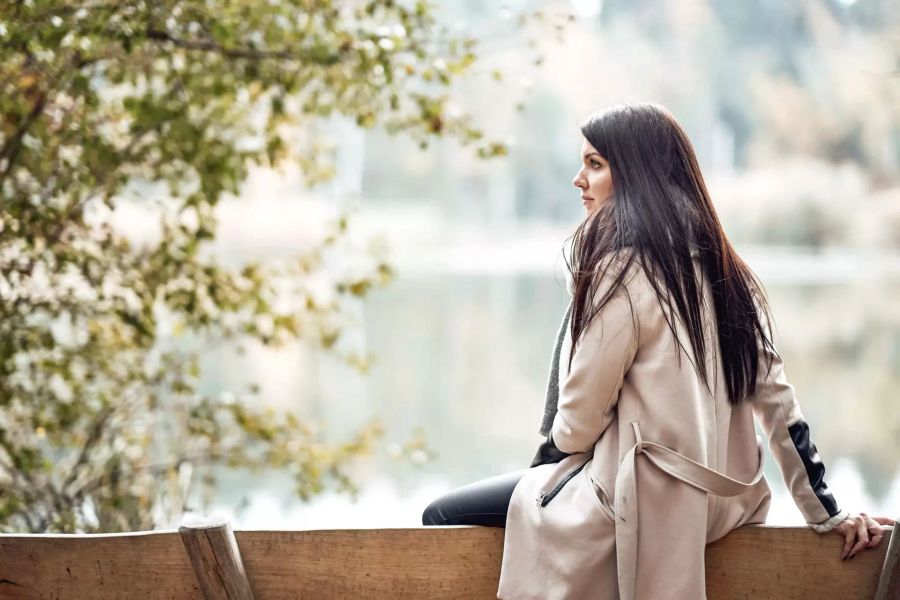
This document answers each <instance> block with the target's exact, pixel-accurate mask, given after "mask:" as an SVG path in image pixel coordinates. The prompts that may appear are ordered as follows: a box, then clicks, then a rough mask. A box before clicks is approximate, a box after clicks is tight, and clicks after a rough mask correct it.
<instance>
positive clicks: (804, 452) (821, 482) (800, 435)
mask: <svg viewBox="0 0 900 600" xmlns="http://www.w3.org/2000/svg"><path fill="white" fill-rule="evenodd" d="M788 432H789V433H790V434H791V440H793V442H794V447H795V448H796V449H797V453H798V454H799V455H800V459H801V460H802V461H803V466H804V467H806V475H807V477H809V484H810V485H811V486H812V489H813V491H814V492H815V494H816V498H818V499H819V502H821V503H822V506H823V507H824V508H825V510H826V511H828V515H829V516H832V517H833V516H834V515H836V514H837V513H838V512H840V511H839V510H838V505H837V502H835V500H834V496H832V495H831V491H829V489H828V485H827V484H826V483H825V465H824V464H822V460H821V459H820V458H819V452H818V450H816V445H815V444H813V443H812V440H810V437H809V425H808V424H807V423H806V421H804V420H803V419H801V420H799V421H797V422H796V423H794V424H793V425H790V426H789V427H788Z"/></svg>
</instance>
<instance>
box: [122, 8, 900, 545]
mask: <svg viewBox="0 0 900 600" xmlns="http://www.w3.org/2000/svg"><path fill="white" fill-rule="evenodd" d="M433 9H434V15H435V18H436V19H437V21H438V22H440V23H443V24H446V26H447V30H446V33H447V35H462V34H465V35H469V36H472V37H474V38H475V39H477V40H478V45H477V46H476V47H475V52H476V53H477V56H478V59H477V61H476V62H475V63H474V64H473V65H472V67H471V68H470V69H469V71H467V73H466V74H465V76H460V77H456V78H454V80H453V82H452V87H451V89H452V96H451V97H450V99H449V100H448V101H447V103H446V104H445V105H444V106H443V110H444V113H445V114H446V115H450V116H452V115H455V114H468V115H471V116H472V121H473V123H475V124H477V126H478V127H480V128H481V129H482V130H483V132H484V136H485V138H484V139H491V140H496V141H497V143H498V144H501V145H502V150H497V151H496V152H494V153H493V155H491V156H478V155H476V154H475V153H473V152H472V149H471V148H469V147H467V146H466V145H464V144H461V143H460V142H459V140H458V139H453V138H452V137H447V138H439V139H434V140H431V141H430V143H429V144H428V145H427V147H422V146H421V145H420V143H419V140H417V139H413V137H411V136H408V135H403V134H402V133H401V134H399V135H398V134H396V133H392V132H389V131H387V129H386V128H385V127H383V126H382V125H381V124H380V123H374V125H373V124H371V123H361V122H360V121H359V119H357V118H355V117H353V116H345V115H340V114H331V115H328V116H326V117H323V118H321V119H319V120H318V121H317V122H316V123H315V130H316V132H317V134H318V135H320V136H321V137H322V139H325V140H329V141H330V143H331V144H332V145H333V148H334V155H333V156H334V162H333V168H334V169H333V177H331V178H328V179H327V180H323V181H320V182H316V183H314V184H313V185H307V184H306V182H305V181H304V175H303V168H302V167H301V166H298V165H297V164H287V165H281V166H270V165H265V164H261V165H254V166H251V167H250V168H249V169H248V171H247V173H246V178H245V179H244V180H243V181H241V182H240V185H239V186H238V188H236V189H235V190H234V191H233V192H228V193H225V194H223V196H222V198H221V199H220V200H219V201H218V202H217V203H216V204H215V205H214V213H215V219H216V220H217V224H218V225H217V231H216V235H215V238H214V239H212V240H210V242H209V245H210V253H211V254H210V255H211V256H215V257H217V260H220V261H221V262H222V264H226V265H232V266H234V267H235V268H237V267H239V266H240V265H243V264H245V263H246V262H248V261H260V262H262V263H267V264H270V263H276V264H277V263H279V262H287V261H288V260H290V257H293V256H295V255H297V254H298V253H303V252H306V251H307V250H308V249H309V248H311V247H315V246H316V245H317V244H320V243H321V242H322V240H323V239H325V237H326V236H327V235H328V232H329V231H330V229H329V224H332V223H334V222H335V220H340V219H342V218H346V222H345V226H346V233H345V235H344V239H343V242H342V243H341V244H340V245H336V246H331V247H328V248H327V251H326V252H325V253H324V254H323V262H322V267H321V268H320V269H318V270H317V271H316V272H315V273H313V274H310V275H309V276H308V278H307V279H306V280H305V284H304V285H305V289H306V290H307V292H308V293H309V297H315V298H317V299H318V300H320V301H321V302H327V301H328V299H329V298H330V297H331V296H332V295H333V289H332V287H333V286H332V285H331V283H329V282H330V281H332V280H334V279H336V278H339V277H345V278H346V276H347V274H348V273H355V272H363V271H365V270H366V269H368V268H370V263H371V260H372V258H371V257H372V256H373V255H376V256H378V257H380V258H381V259H383V260H384V263H385V264H387V265H389V266H390V270H391V273H392V275H391V278H390V280H389V281H387V282H386V283H384V284H383V285H380V286H377V287H376V288H374V289H372V290H371V291H369V292H368V294H366V295H365V296H362V297H359V298H350V299H348V300H347V301H346V302H345V303H344V305H343V306H344V309H343V311H342V313H341V315H342V316H341V319H342V321H341V322H342V327H343V328H344V333H343V334H342V335H341V336H340V338H339V339H338V340H337V342H336V343H335V344H333V345H325V346H323V344H321V343H311V342H310V341H309V340H306V339H303V338H302V336H301V337H299V338H297V339H289V340H286V341H285V342H284V343H282V344H279V345H272V344H267V343H263V342H259V341H253V340H251V341H250V342H249V343H247V344H245V345H243V347H242V348H237V347H234V346H233V345H231V344H226V343H221V344H203V343H201V342H199V341H198V342H197V343H199V344H200V345H199V346H197V347H196V349H197V350H198V351H199V354H198V356H199V365H198V369H197V373H198V374H199V375H198V378H197V384H196V387H197V390H199V391H200V392H202V393H204V394H208V395H209V396H210V397H217V398H221V397H223V395H224V396H227V395H228V394H230V392H229V390H234V389H237V388H241V387H244V386H247V385H251V384H252V385H254V386H256V388H257V392H258V393H257V394H255V395H254V397H253V398H252V399H249V400H246V401H247V402H251V403H254V404H253V406H255V407H257V408H262V407H271V408H272V409H273V410H275V411H288V412H293V413H295V414H297V415H299V417H300V418H302V419H304V420H305V421H306V422H308V423H311V424H314V428H315V430H316V431H317V432H318V434H319V435H321V436H322V439H325V440H341V439H346V438H348V437H349V436H351V435H352V434H353V433H354V432H355V431H358V430H359V429H360V428H361V427H363V426H364V425H365V423H367V422H369V421H370V420H371V419H373V418H376V419H380V420H381V422H382V423H383V425H384V436H383V438H382V439H381V440H380V441H379V442H378V443H377V444H375V445H374V446H373V449H372V452H371V454H370V455H369V457H368V458H366V459H364V460H361V461H360V462H358V463H357V464H355V465H354V466H353V467H352V468H351V469H350V470H349V477H350V478H351V479H352V481H353V482H354V483H355V484H356V485H357V486H358V487H359V490H358V493H357V494H355V495H351V494H347V493H346V492H345V491H342V490H337V489H332V488H324V489H321V490H319V491H318V493H316V494H314V495H313V496H311V497H310V498H309V499H308V500H306V501H304V500H302V499H300V498H298V497H297V495H296V494H295V489H296V481H295V474H294V473H288V472H286V471H285V469H281V468H278V467H265V466H264V467H263V468H258V469H252V470H248V469H242V468H233V467H231V466H229V465H228V464H218V465H214V466H213V467H212V471H211V472H212V473H214V474H215V477H216V478H217V481H218V484H217V486H216V487H215V488H214V489H212V490H209V491H208V492H207V493H206V495H205V496H203V497H202V498H203V499H205V501H207V502H208V505H207V506H206V507H205V508H204V507H202V506H201V496H200V495H199V494H198V495H191V496H190V497H189V498H188V499H187V500H186V502H185V506H184V508H185V510H184V512H192V511H196V512H202V513H205V514H213V515H223V516H226V517H228V518H229V519H231V520H232V524H233V525H234V526H235V527H236V528H240V529H265V528H286V529H291V528H299V529H307V528H309V529H313V528H344V527H407V526H417V525H420V524H421V513H422V511H423V510H424V508H425V506H426V505H427V504H428V503H429V502H430V501H431V500H433V499H434V498H435V497H437V496H438V495H440V494H442V493H444V492H447V491H449V490H451V489H453V488H455V487H457V486H461V485H464V484H467V483H470V482H473V481H476V480H479V479H482V478H486V477H490V476H493V475H496V474H500V473H503V472H507V471H512V470H517V469H522V468H526V467H527V466H528V465H529V463H530V461H531V458H532V456H533V454H534V452H535V450H536V449H537V446H538V445H539V444H540V442H541V441H542V437H541V436H540V435H539V434H538V428H539V425H540V419H541V416H542V411H543V403H544V395H545V392H546V383H547V375H548V372H549V366H550V356H551V352H552V348H553V343H554V338H555V333H556V331H557V328H558V326H559V322H560V319H561V318H562V315H563V312H564V310H565V307H566V305H567V303H568V295H567V292H566V290H565V283H564V276H563V273H564V269H565V265H564V262H563V259H562V254H561V250H562V247H563V245H564V243H565V241H566V238H567V237H568V236H570V235H571V234H572V233H573V232H574V230H575V228H576V227H577V226H578V224H579V223H580V221H581V220H582V219H583V218H584V209H583V207H582V205H581V200H580V198H579V196H580V193H579V191H578V190H577V189H576V188H575V187H574V186H573V184H572V180H573V177H574V175H575V173H576V171H577V170H578V168H579V149H580V145H581V142H582V137H581V134H580V132H579V129H578V126H579V123H580V122H581V121H582V120H583V119H585V118H586V117H587V116H589V115H590V114H591V113H592V112H594V111H597V110H600V109H602V108H604V107H606V106H609V105H612V104H617V103H621V102H629V101H653V102H658V103H660V104H662V105H664V106H665V107H667V108H668V109H669V110H670V111H671V112H672V113H673V114H674V115H675V117H676V118H677V119H678V120H679V122H680V123H681V124H682V125H683V126H684V127H685V128H686V130H687V132H688V134H689V136H690V139H691V140H692V142H693V144H694V147H695V149H696V151H697V154H698V157H699V160H700V164H701V168H702V169H703V173H704V176H705V177H706V181H707V184H708V186H709V188H710V191H711V193H712V197H713V200H714V202H715V204H716V208H717V210H718V211H719V215H720V218H721V220H722V221H723V224H724V227H725V231H726V233H727V234H728V236H729V238H730V240H731V241H732V243H733V244H734V245H735V246H736V247H737V249H738V252H739V253H740V254H741V256H742V257H743V258H744V259H745V260H746V261H747V262H748V263H749V265H750V266H751V268H752V269H754V271H755V272H756V273H757V274H758V275H759V277H760V279H761V280H762V282H763V283H764V284H765V286H766V289H767V291H768V293H769V297H770V301H771V306H772V310H773V313H774V317H775V319H776V324H777V337H776V346H777V347H778V349H779V351H780V352H781V354H782V355H783V358H784V363H785V367H786V374H787V377H788V379H789V380H790V381H791V383H792V384H793V385H794V386H795V390H796V393H797V397H798V399H799V402H800V404H801V407H802V410H803V413H804V415H805V417H806V419H807V421H808V422H809V424H810V428H811V433H812V439H813V441H814V442H815V444H816V446H817V448H818V451H819V454H820V456H821V458H822V460H823V461H824V463H825V465H826V468H827V471H826V480H827V482H828V484H829V487H830V488H831V490H832V492H833V493H834V495H835V498H836V499H837V501H838V503H839V504H840V505H841V507H843V508H848V509H850V510H856V511H859V510H863V511H868V512H870V513H873V514H882V515H885V516H897V514H898V509H900V14H898V13H900V6H898V4H897V3H896V2H889V1H888V0H856V1H854V0H796V1H792V2H772V1H767V0H754V1H752V2H728V1H725V0H641V1H638V2H635V1H630V0H629V1H627V2H626V1H625V0H605V1H604V0H572V1H570V2H525V1H523V2H511V1H506V2H486V1H477V2H476V1H472V0H469V1H453V2H451V1H449V0H441V1H439V2H436V3H434V4H433ZM438 70H440V67H438ZM236 102H238V106H240V104H239V102H240V97H238V98H237V100H236ZM247 110H248V111H249V110H250V105H249V103H248V104H247ZM288 143H289V142H288ZM499 148H501V146H500V145H498V146H496V147H495V150H496V149H499ZM138 188H141V189H143V190H144V192H147V191H148V190H152V189H154V188H153V187H152V185H151V184H150V183H146V184H141V185H139V186H138ZM149 211H150V209H148V208H147V205H146V203H142V202H140V201H136V200H127V201H123V202H121V203H120V204H119V205H117V207H116V209H115V210H114V211H113V214H112V216H110V217H109V218H110V219H111V220H113V221H115V223H116V225H117V227H119V228H120V229H121V231H124V232H126V235H127V237H128V239H130V240H132V242H133V243H134V244H138V245H139V244H140V243H148V241H151V240H152V239H153V237H154V235H156V228H155V227H153V226H151V225H150V223H151V222H152V220H151V219H150V218H148V215H149V214H151V213H150V212H149ZM342 215H344V216H343V217H342ZM285 277H286V278H287V281H286V285H289V284H290V277H291V276H290V275H287V276H285ZM160 323H163V321H160ZM160 327H161V329H160V333H159V336H158V340H157V342H158V343H159V344H163V345H165V344H172V343H176V344H188V343H189V342H187V341H185V340H184V338H179V332H178V331H177V328H176V329H171V328H170V329H166V328H165V327H163V326H162V325H160ZM179 339H180V340H181V341H179ZM347 357H351V358H350V359H348V358H347ZM661 393H665V392H664V391H661ZM230 401H233V398H232V399H231V400H230ZM409 440H413V442H410V441H409ZM766 460H767V465H766V477H767V479H768V480H769V482H770V485H771V486H772V488H773V494H774V497H773V503H772V508H771V511H770V516H769V521H770V522H772V523H777V524H802V522H803V519H802V516H801V515H800V513H799V511H798V510H797V509H796V507H795V506H794V505H793V502H792V500H791V497H790V496H789V495H788V494H787V493H786V491H785V488H784V485H783V483H782V480H781V476H780V473H779V471H778V469H777V466H776V465H775V464H774V462H773V461H772V459H771V457H770V456H769V455H768V454H767V456H766ZM180 516H181V514H180V513H178V512H177V511H176V512H175V513H171V514H170V515H169V516H168V517H160V518H158V519H157V520H156V521H155V522H154V525H153V526H154V527H172V526H175V525H177V522H178V519H179V518H180Z"/></svg>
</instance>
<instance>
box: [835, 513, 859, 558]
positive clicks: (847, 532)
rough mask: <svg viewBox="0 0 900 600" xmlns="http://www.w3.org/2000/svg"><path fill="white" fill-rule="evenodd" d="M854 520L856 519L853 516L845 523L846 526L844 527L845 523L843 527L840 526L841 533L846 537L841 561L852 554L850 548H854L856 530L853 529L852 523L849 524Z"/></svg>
mask: <svg viewBox="0 0 900 600" xmlns="http://www.w3.org/2000/svg"><path fill="white" fill-rule="evenodd" d="M854 518H855V517H853V516H851V517H850V518H849V519H847V521H844V523H846V525H844V523H841V525H839V526H838V527H840V528H841V529H840V533H841V534H842V535H843V536H844V547H843V549H842V550H841V560H844V559H846V558H847V555H848V554H849V553H850V548H852V547H853V542H855V541H856V528H855V527H851V526H850V525H851V523H849V522H848V521H851V520H852V519H854Z"/></svg>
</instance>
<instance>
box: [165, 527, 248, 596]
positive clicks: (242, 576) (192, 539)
mask: <svg viewBox="0 0 900 600" xmlns="http://www.w3.org/2000/svg"><path fill="white" fill-rule="evenodd" d="M178 532H179V533H180V534H181V542H182V543H183V544H184V549H185V550H187V553H188V557H189V558H190V559H191V565H192V566H193V567H194V575H195V576H196V578H197V583H198V584H199V585H200V591H201V592H202V593H203V597H204V598H205V599H206V600H216V599H218V600H253V591H252V590H251V589H250V581H249V580H248V579H247V573H246V571H244V563H243V561H242V560H241V552H240V550H239V549H238V545H237V540H235V538H234V532H233V531H232V530H231V526H230V525H229V524H228V521H227V520H225V519H192V520H190V521H185V522H184V523H183V524H182V525H181V527H179V528H178Z"/></svg>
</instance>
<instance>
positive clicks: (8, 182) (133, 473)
mask: <svg viewBox="0 0 900 600" xmlns="http://www.w3.org/2000/svg"><path fill="white" fill-rule="evenodd" d="M0 7H2V10H0V41H2V46H0V47H2V50H0V90H2V92H0V195H2V206H0V529H2V530H5V531H20V530H25V531H30V532H45V531H59V532H71V531H87V532H90V531H125V530H138V529H151V528H153V527H155V526H159V524H169V523H172V522H173V521H174V520H176V519H178V518H179V516H180V515H181V514H182V513H183V512H184V511H185V510H187V509H190V508H192V507H190V506H189V505H188V503H189V502H190V500H189V499H190V498H193V496H194V495H193V493H192V490H194V488H195V484H196V483H197V482H198V481H199V482H200V484H202V485H203V486H204V489H206V490H207V492H208V491H209V490H210V489H212V488H214V486H215V477H214V475H213V472H214V471H213V467H215V466H230V467H240V468H249V469H261V468H265V467H276V468H279V469H283V470H286V471H287V472H290V473H291V474H293V476H294V478H295V480H296V492H297V494H298V496H300V497H301V498H303V499H306V498H309V497H311V496H312V495H314V494H316V493H318V492H320V491H322V490H323V489H324V487H325V485H326V483H327V480H328V479H329V478H330V479H332V480H334V481H336V482H337V483H338V485H339V489H341V490H348V491H351V492H352V491H354V489H355V488H354V485H353V482H352V480H351V478H350V469H351V467H352V465H353V460H354V459H355V458H358V457H360V456H362V455H365V454H367V453H369V452H370V451H371V450H372V448H373V443H374V441H375V440H376V439H377V438H378V437H379V436H380V435H382V433H383V432H382V426H381V425H380V424H379V423H378V422H377V421H374V422H372V423H371V424H369V425H367V426H366V427H364V428H363V429H362V430H361V431H359V432H358V434H357V435H356V437H355V438H354V439H352V440H350V441H346V442H342V443H336V444H332V443H327V442H326V441H324V440H322V439H321V436H320V434H319V432H318V431H317V430H316V427H315V426H314V425H313V424H311V423H307V422H304V421H303V420H301V419H299V418H298V417H297V416H296V415H294V414H292V413H286V414H285V413H279V412H275V411H272V410H267V409H262V408H261V409H256V408H250V406H254V405H256V406H259V405H260V403H255V404H250V403H248V402H246V400H247V399H248V398H250V397H252V396H254V394H255V392H256V389H255V387H254V386H251V387H250V388H249V389H247V390H242V391H226V392H220V393H215V394H212V393H202V391H201V390H200V389H199V386H198V382H199V379H200V375H201V373H200V366H199V365H200V361H199V358H200V353H201V352H202V349H203V348H204V347H209V346H210V344H222V343H229V344H232V343H233V344H236V345H239V344H241V343H244V342H248V341H258V342H262V343H263V344H266V345H275V344H281V343H284V342H287V341H291V340H294V339H303V340H308V341H311V342H314V343H318V344H319V345H321V346H322V347H327V348H337V345H336V341H338V340H339V339H340V337H341V334H342V332H341V331H340V330H339V329H338V328H336V327H335V326H334V319H333V316H334V315H335V314H336V313H337V312H338V311H339V310H340V307H341V305H342V303H343V302H344V301H345V300H346V301H349V300H352V299H354V298H356V299H358V298H362V297H364V296H365V295H366V294H367V293H368V291H370V290H371V289H372V288H373V287H375V286H380V285H384V284H386V283H387V282H388V281H390V279H391V277H392V271H391V268H390V266H389V265H388V264H387V263H386V261H385V260H383V257H381V256H380V255H378V253H377V251H376V250H371V253H372V254H373V256H372V257H371V260H370V261H369V263H368V264H369V265H370V267H369V269H368V270H367V271H366V272H364V273H356V274H355V275H354V276H353V278H351V279H349V280H343V281H338V282H336V283H335V284H334V292H335V294H334V300H333V301H329V302H325V303H322V302H321V301H320V300H319V299H318V297H317V295H316V294H314V293H313V292H312V290H311V289H305V288H304V285H303V283H304V281H305V280H306V278H307V276H308V275H309V274H310V273H311V272H313V271H315V270H316V269H318V268H320V267H321V262H322V257H323V254H324V253H325V252H326V251H328V249H329V248H333V247H334V246H335V245H336V244H338V243H339V241H340V240H341V238H342V237H343V236H346V231H347V223H346V216H344V215H342V216H341V218H340V219H338V220H337V221H336V222H335V223H334V224H333V230H332V231H331V232H329V233H328V235H327V236H326V237H325V238H324V240H322V241H321V243H320V244H319V245H318V246H317V247H315V248H313V249H312V250H310V251H309V252H307V253H305V254H304V255H303V256H300V257H297V258H296V259H295V260H293V261H291V262H290V263H289V264H282V265H280V266H277V267H276V266H273V265H266V264H256V263H250V264H246V265H244V266H241V267H239V268H230V267H228V266H226V265H224V264H221V263H220V262H217V261H216V260H215V258H214V257H213V256H212V254H211V252H209V251H208V249H209V242H211V241H212V240H214V239H215V236H216V220H215V206H216V204H217V202H218V201H219V200H220V199H222V198H223V197H224V196H227V195H230V194H237V193H238V192H239V188H240V185H241V183H242V182H243V181H244V180H245V178H246V177H247V174H248V169H249V168H250V167H251V166H252V165H264V166H266V165H278V164H283V163H284V162H285V161H293V162H295V163H296V164H299V165H300V166H301V168H302V172H303V174H304V178H305V181H306V182H307V183H308V185H314V184H316V183H318V182H322V181H326V180H328V179H329V178H330V177H332V176H333V174H334V168H333V165H332V156H331V155H330V153H329V150H328V149H327V148H326V147H325V145H323V143H322V141H321V140H320V139H319V137H317V133H316V128H315V124H316V122H317V121H320V120H322V119H323V118H327V117H329V116H330V115H341V116H344V117H349V118H351V119H353V120H355V121H356V122H357V123H358V124H359V125H360V126H362V127H372V126H374V125H376V124H378V125H381V126H383V127H385V129H386V130H387V131H389V132H391V133H403V134H405V135H407V136H410V137H411V138H412V139H414V140H416V141H417V142H418V143H419V144H420V146H422V147H426V146H427V145H428V142H429V140H430V139H432V138H434V137H436V136H451V137H453V138H455V139H458V140H460V141H461V142H462V143H463V144H464V145H474V148H475V152H476V154H477V155H478V156H481V157H489V156H495V155H502V154H503V153H504V152H505V147H504V146H503V144H500V143H498V142H496V141H493V140H489V139H483V138H484V136H483V135H482V133H481V131H480V130H479V129H477V128H475V127H474V126H472V125H471V118H470V117H469V116H468V115H466V114H459V113H456V112H454V113H453V114H447V113H445V111H444V105H445V102H446V97H447V88H448V86H449V85H450V83H451V82H452V81H453V80H454V79H455V78H456V77H458V76H460V75H462V74H463V73H464V72H465V71H466V70H467V68H468V67H469V66H470V65H471V64H472V63H473V62H474V61H475V59H476V55H475V45H476V43H475V40H473V39H471V38H464V37H457V36H454V35H450V34H448V32H447V29H446V28H445V27H442V26H440V25H439V24H438V23H437V22H436V19H435V17H434V15H433V10H432V7H431V6H429V5H428V4H427V3H426V2H423V1H417V2H414V3H411V4H410V3H400V2H395V1H393V0H372V1H366V2H347V1H344V2H332V1H331V0H271V1H268V2H250V1H245V0H231V1H229V0H221V1H216V2H210V1H200V0H184V1H172V0H163V1H156V2H146V1H143V0H140V1H138V0H125V1H114V0H107V1H88V2H63V1H42V0H26V1H21V2H20V1H17V2H8V1H4V2H2V3H0ZM147 189H150V190H157V191H158V193H157V192H154V193H152V194H149V195H148V194H146V193H142V192H146V190H147ZM160 190H161V191H160ZM125 202H133V203H134V202H137V203H142V204H144V205H150V206H152V207H153V208H154V211H155V212H154V213H153V214H156V215H158V217H159V219H158V223H153V224H150V225H148V227H150V228H152V227H153V226H156V225H158V235H157V237H156V238H155V239H154V240H153V241H152V242H151V243H149V244H146V245H138V244H136V243H134V242H133V241H131V240H129V238H127V237H126V236H125V235H124V234H123V232H121V231H119V230H117V229H116V227H115V226H114V221H113V219H112V215H114V213H115V211H116V209H117V207H120V206H121V205H122V204H123V203H125ZM279 278H281V279H285V278H287V279H289V280H291V281H293V282H299V283H297V286H296V287H295V288H294V289H292V291H291V292H290V294H288V295H287V298H285V296H284V294H283V293H281V292H279V290H278V289H277V286H276V283H275V282H276V281H277V280H279ZM163 330H165V331H168V332H170V333H169V334H166V335H164V334H162V333H161V332H162V331H163ZM172 339H174V340H175V342H172ZM178 339H192V340H194V341H196V342H198V343H196V344H187V345H186V344H183V343H177V340H178ZM188 346H190V348H188ZM335 352H336V350H335ZM344 358H345V359H346V360H347V362H349V363H350V364H352V365H354V366H356V367H359V368H365V364H366V361H365V359H361V358H360V357H358V356H345V357H344ZM420 446H421V444H419V443H418V442H414V443H413V444H412V446H410V448H411V449H412V450H415V451H418V452H421V448H420Z"/></svg>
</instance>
